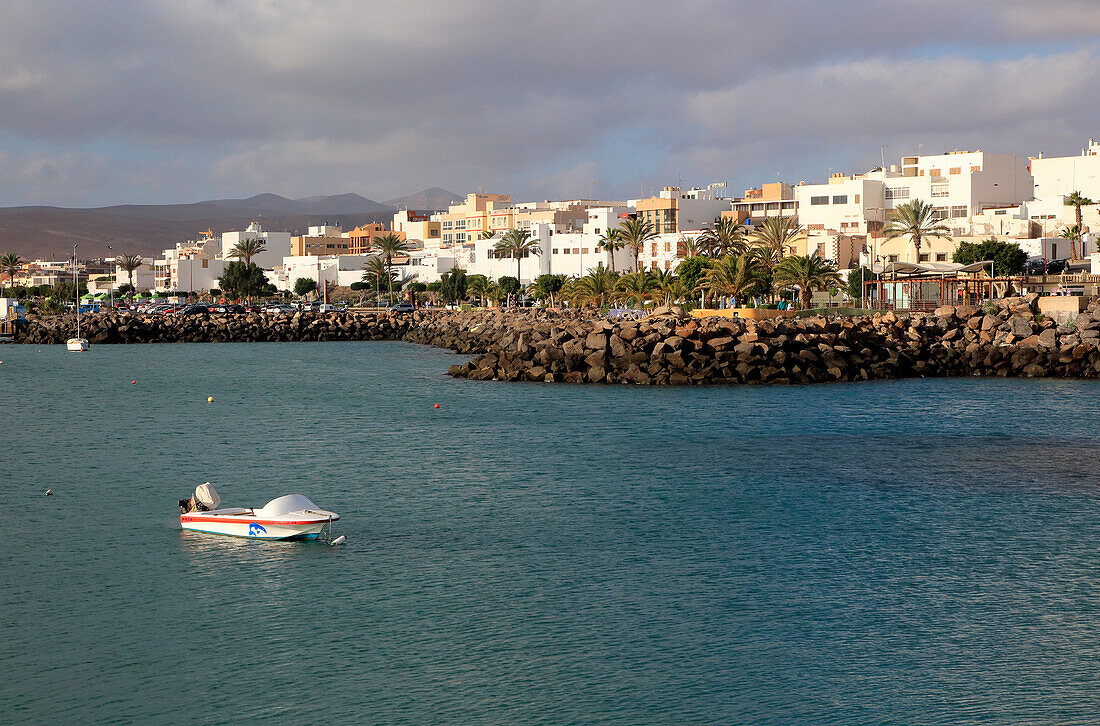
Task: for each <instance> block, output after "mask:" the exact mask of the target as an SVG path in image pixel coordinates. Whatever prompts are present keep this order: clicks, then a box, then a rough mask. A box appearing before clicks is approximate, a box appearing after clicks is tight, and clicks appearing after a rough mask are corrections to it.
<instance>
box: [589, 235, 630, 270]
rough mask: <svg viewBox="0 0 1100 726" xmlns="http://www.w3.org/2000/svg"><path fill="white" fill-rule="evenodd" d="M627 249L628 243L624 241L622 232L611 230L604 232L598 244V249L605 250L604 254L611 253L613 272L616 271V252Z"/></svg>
mask: <svg viewBox="0 0 1100 726" xmlns="http://www.w3.org/2000/svg"><path fill="white" fill-rule="evenodd" d="M623 247H626V241H625V240H624V239H623V235H622V230H619V229H609V230H607V231H606V232H604V234H603V236H602V237H600V241H599V242H597V243H596V249H598V250H603V251H604V252H609V253H611V257H610V260H611V271H612V272H614V271H615V252H617V251H618V250H621V249H622V248H623Z"/></svg>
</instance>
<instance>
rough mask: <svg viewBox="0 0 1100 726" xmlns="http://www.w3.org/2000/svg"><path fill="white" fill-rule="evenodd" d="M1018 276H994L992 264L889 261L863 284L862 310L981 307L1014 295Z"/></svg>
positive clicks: (1018, 279)
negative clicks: (874, 278)
mask: <svg viewBox="0 0 1100 726" xmlns="http://www.w3.org/2000/svg"><path fill="white" fill-rule="evenodd" d="M1024 279H1025V278H1022V277H994V276H993V262H992V261H989V260H986V261H983V262H974V263H972V264H969V265H961V264H958V263H955V262H891V263H890V264H888V265H886V267H885V269H884V270H883V271H882V272H881V273H880V274H879V279H877V280H867V281H866V282H864V283H863V293H864V297H863V299H864V301H865V302H864V307H866V308H875V309H880V310H920V311H929V310H935V309H936V308H938V307H942V306H944V305H981V304H982V303H983V302H985V301H987V300H992V299H994V298H1000V297H1010V296H1012V295H1015V294H1018V293H1019V289H1020V284H1021V283H1022V282H1023V280H1024Z"/></svg>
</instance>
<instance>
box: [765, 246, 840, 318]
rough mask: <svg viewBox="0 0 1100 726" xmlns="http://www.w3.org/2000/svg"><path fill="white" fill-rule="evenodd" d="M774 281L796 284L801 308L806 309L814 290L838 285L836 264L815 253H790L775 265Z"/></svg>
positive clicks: (781, 283)
mask: <svg viewBox="0 0 1100 726" xmlns="http://www.w3.org/2000/svg"><path fill="white" fill-rule="evenodd" d="M775 281H776V283H778V284H780V285H798V288H799V290H800V291H801V295H802V309H803V310H808V309H809V307H810V301H811V299H812V298H813V294H814V290H826V289H828V288H831V287H837V286H839V285H840V273H839V272H837V269H836V265H834V264H833V263H832V262H829V261H828V260H823V259H822V258H820V257H818V256H817V255H816V254H813V255H791V256H790V257H785V258H783V261H782V262H780V263H779V264H778V265H776V266H775Z"/></svg>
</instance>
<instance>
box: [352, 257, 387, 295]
mask: <svg viewBox="0 0 1100 726" xmlns="http://www.w3.org/2000/svg"><path fill="white" fill-rule="evenodd" d="M360 279H362V280H363V282H373V283H374V301H375V304H377V303H378V298H379V297H381V295H382V290H381V287H382V280H383V279H386V280H388V282H389V285H390V289H391V290H392V289H393V272H392V271H391V270H390V266H389V265H387V264H386V260H385V259H383V258H382V256H381V255H371V256H370V257H368V258H367V261H366V263H365V264H364V265H363V277H362V278H360Z"/></svg>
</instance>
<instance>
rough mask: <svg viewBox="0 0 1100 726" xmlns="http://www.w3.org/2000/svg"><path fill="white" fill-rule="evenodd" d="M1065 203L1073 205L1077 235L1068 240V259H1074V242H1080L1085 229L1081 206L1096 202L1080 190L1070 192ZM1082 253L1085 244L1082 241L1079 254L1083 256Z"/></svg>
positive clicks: (1069, 205) (1075, 253)
mask: <svg viewBox="0 0 1100 726" xmlns="http://www.w3.org/2000/svg"><path fill="white" fill-rule="evenodd" d="M1065 204H1066V206H1067V207H1073V211H1074V219H1075V220H1076V221H1077V235H1076V237H1075V238H1073V239H1070V242H1069V256H1070V259H1073V260H1076V259H1077V245H1076V244H1074V242H1081V237H1082V235H1083V234H1084V231H1085V225H1084V221H1083V220H1082V219H1081V207H1087V206H1089V205H1092V204H1096V202H1094V201H1092V200H1091V199H1089V198H1088V197H1085V196H1082V195H1081V192H1074V193H1073V194H1070V195H1069V196H1068V197H1066V199H1065ZM1084 254H1085V245H1084V243H1083V242H1082V244H1081V255H1082V256H1083V255H1084Z"/></svg>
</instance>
